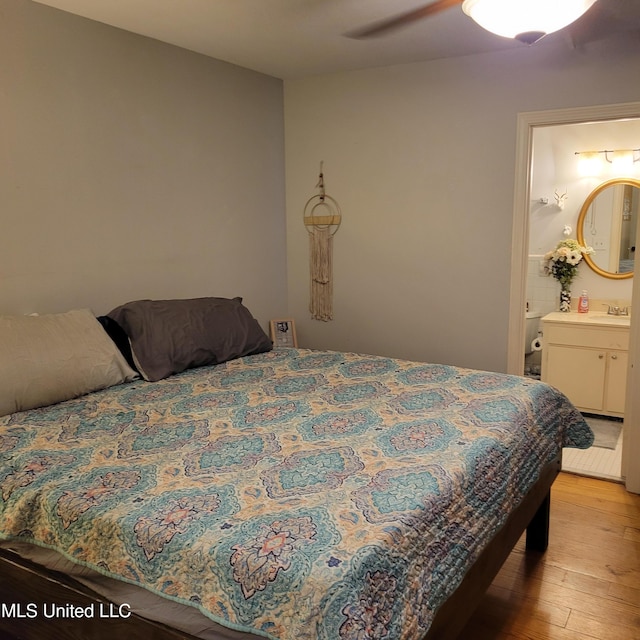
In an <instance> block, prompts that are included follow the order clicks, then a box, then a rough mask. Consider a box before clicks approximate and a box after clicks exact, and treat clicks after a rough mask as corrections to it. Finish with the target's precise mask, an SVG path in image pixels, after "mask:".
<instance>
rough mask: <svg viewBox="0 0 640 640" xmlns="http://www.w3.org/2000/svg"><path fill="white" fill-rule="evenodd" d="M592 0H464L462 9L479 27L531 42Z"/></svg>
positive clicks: (575, 15)
mask: <svg viewBox="0 0 640 640" xmlns="http://www.w3.org/2000/svg"><path fill="white" fill-rule="evenodd" d="M595 2H596V0H561V1H560V2H559V1H558V0H464V2H463V3H462V10H463V11H464V12H465V13H466V14H467V15H468V16H470V17H471V18H473V20H475V21H476V22H477V23H478V24H479V25H480V26H481V27H483V28H484V29H486V30H487V31H491V32H492V33H495V34H497V35H499V36H503V37H505V38H515V39H516V40H520V42H525V43H527V44H533V43H534V42H537V41H538V40H540V38H542V37H544V36H546V35H547V34H549V33H553V32H554V31H559V30H560V29H562V28H564V27H566V26H567V25H569V24H571V23H572V22H574V21H575V20H577V19H578V18H579V17H580V16H581V15H582V14H584V13H586V11H587V10H588V9H589V8H590V7H591V6H592V5H593V4H594V3H595Z"/></svg>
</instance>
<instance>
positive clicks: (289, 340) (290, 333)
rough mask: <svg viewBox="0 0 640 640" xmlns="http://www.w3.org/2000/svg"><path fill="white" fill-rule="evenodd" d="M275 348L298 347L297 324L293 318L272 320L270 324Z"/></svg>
mask: <svg viewBox="0 0 640 640" xmlns="http://www.w3.org/2000/svg"><path fill="white" fill-rule="evenodd" d="M269 327H270V331H271V339H272V340H273V346H274V347H297V346H298V338H297V337H296V323H295V322H294V320H293V319H291V318H283V319H281V320H271V322H270V323H269Z"/></svg>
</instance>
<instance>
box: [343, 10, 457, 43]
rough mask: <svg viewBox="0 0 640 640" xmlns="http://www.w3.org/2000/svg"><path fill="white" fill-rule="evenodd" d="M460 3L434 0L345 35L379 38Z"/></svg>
mask: <svg viewBox="0 0 640 640" xmlns="http://www.w3.org/2000/svg"><path fill="white" fill-rule="evenodd" d="M462 1H463V0H435V2H432V3H430V4H426V5H424V6H423V7H420V8H418V9H412V10H411V11H407V12H406V13H401V14H400V15H397V16H395V17H394V18H389V19H387V20H381V21H380V22H375V23H373V24H370V25H369V26H368V27H364V28H362V29H357V30H355V31H350V32H349V33H347V34H345V35H346V36H347V37H349V38H356V39H363V38H372V37H375V36H381V35H384V34H386V33H388V32H389V31H392V30H394V29H398V28H400V27H404V26H407V25H409V24H411V23H412V22H416V21H417V20H422V19H423V18H426V17H428V16H431V15H434V14H436V13H440V12H441V11H444V10H445V9H448V8H449V7H453V6H455V5H459V4H462Z"/></svg>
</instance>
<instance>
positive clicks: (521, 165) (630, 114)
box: [507, 102, 640, 493]
mask: <svg viewBox="0 0 640 640" xmlns="http://www.w3.org/2000/svg"><path fill="white" fill-rule="evenodd" d="M625 118H640V102H629V103H623V104H609V105H598V106H591V107H574V108H568V109H555V110H548V111H529V112H522V113H519V114H518V119H517V132H516V157H515V182H514V196H513V198H514V199H513V227H512V235H511V283H510V291H509V339H508V345H507V371H508V372H509V373H513V374H516V375H522V374H523V371H524V353H523V350H522V345H523V344H524V338H525V313H524V310H525V306H526V296H527V258H528V253H529V249H528V248H529V209H530V206H529V204H530V202H531V175H532V168H533V131H534V129H535V128H536V127H545V126H554V125H562V124H581V123H589V122H604V121H607V120H621V119H625ZM639 239H640V225H638V238H637V240H639ZM636 244H637V241H636ZM632 296H633V298H634V299H636V300H640V277H634V283H633V293H632ZM630 331H631V335H630V345H629V369H628V373H627V401H626V407H625V419H624V426H623V431H624V435H623V452H622V475H623V477H624V480H625V484H626V487H627V489H628V490H629V491H632V492H634V493H640V462H637V461H639V460H640V394H637V393H636V394H634V393H632V391H631V390H632V389H638V388H640V358H639V357H638V352H639V351H640V323H638V322H637V321H635V314H634V313H633V311H632V313H631V329H630ZM634 395H636V396H638V397H637V398H634V397H633V396H634ZM634 461H635V462H634Z"/></svg>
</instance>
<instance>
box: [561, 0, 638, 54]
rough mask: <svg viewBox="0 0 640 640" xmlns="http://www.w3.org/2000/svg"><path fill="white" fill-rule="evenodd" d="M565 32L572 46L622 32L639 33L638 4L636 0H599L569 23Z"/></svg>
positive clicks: (618, 34) (619, 34)
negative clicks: (604, 0)
mask: <svg viewBox="0 0 640 640" xmlns="http://www.w3.org/2000/svg"><path fill="white" fill-rule="evenodd" d="M567 32H568V35H569V37H570V39H571V42H572V43H573V46H574V47H576V46H580V45H584V44H588V43H589V42H594V41H596V40H602V39H605V38H609V37H615V36H621V35H622V34H624V33H639V32H640V6H639V4H638V3H637V2H636V0H607V1H606V2H603V1H602V0H600V2H596V3H595V4H594V5H593V6H592V7H591V8H590V9H589V11H587V13H585V14H584V15H583V16H582V17H580V18H578V20H576V21H575V22H574V23H572V24H571V25H569V26H568V27H567Z"/></svg>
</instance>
